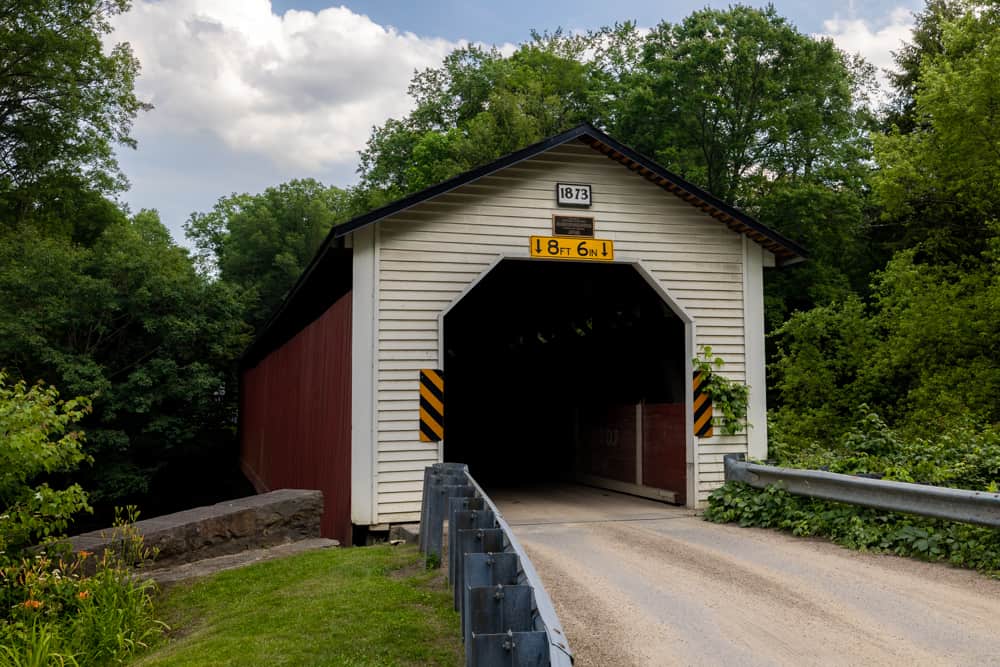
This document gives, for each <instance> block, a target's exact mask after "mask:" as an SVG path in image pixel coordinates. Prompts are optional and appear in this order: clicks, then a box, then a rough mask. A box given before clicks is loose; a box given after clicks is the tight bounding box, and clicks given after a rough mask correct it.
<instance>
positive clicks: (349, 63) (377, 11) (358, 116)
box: [109, 0, 923, 244]
mask: <svg viewBox="0 0 1000 667" xmlns="http://www.w3.org/2000/svg"><path fill="white" fill-rule="evenodd" d="M708 4H709V6H716V7H719V8H725V7H727V6H728V5H729V2H717V3H714V4H713V3H708ZM751 4H759V5H763V4H764V3H751ZM773 4H774V6H775V9H776V10H777V12H778V13H779V14H780V15H782V16H784V17H786V18H787V19H788V20H789V21H790V22H791V23H792V24H793V25H795V26H796V27H797V28H798V29H799V30H800V31H801V32H804V33H807V34H811V35H817V36H819V35H826V36H830V37H831V38H833V40H834V41H835V42H836V43H837V45H838V46H839V47H840V48H842V49H843V50H845V51H847V52H849V53H860V54H861V55H863V56H865V57H866V58H867V59H868V60H869V61H870V62H872V63H873V64H875V65H876V66H878V67H881V68H887V67H891V65H892V58H891V52H892V51H893V50H896V49H898V48H899V46H900V44H902V43H903V41H904V40H906V39H908V37H909V34H910V29H911V27H912V22H913V16H912V13H913V12H914V11H919V10H920V8H921V7H922V5H923V3H922V2H915V1H912V0H898V1H892V0H873V1H865V2H863V3H856V4H855V3H844V2H831V1H830V0H814V1H812V2H808V1H800V0H789V1H781V0H776V1H775V2H773ZM704 6H706V3H705V1H704V0H699V1H689V0H677V1H674V2H669V3H667V2H655V1H650V0H645V1H641V2H640V1H633V0H616V1H615V2H608V1H607V0H575V1H574V2H570V1H569V0H544V1H540V0H532V1H529V0H504V1H503V2H496V1H493V2H479V1H475V0H462V1H459V0H439V1H438V2H433V3H431V2H422V1H420V0H409V1H408V2H406V1H398V0H358V1H349V2H346V3H344V4H332V3H330V2H329V1H324V0H273V1H272V0H134V1H133V5H132V9H131V10H130V11H129V12H128V13H127V14H124V15H122V16H119V17H117V18H116V20H115V32H114V33H113V34H112V35H111V37H110V40H109V41H110V42H111V43H117V42H129V43H130V44H131V46H132V49H133V51H134V52H135V54H136V56H137V57H138V59H139V61H140V63H141V66H142V72H141V74H140V76H139V79H138V80H137V82H136V92H137V93H138V95H139V97H140V98H141V99H143V100H144V101H147V102H150V103H152V104H153V106H154V108H153V110H152V111H149V112H145V113H143V114H141V115H140V116H139V118H138V119H137V120H136V123H135V127H134V133H133V134H134V136H135V138H136V139H137V140H138V143H139V145H138V149H137V150H131V149H128V148H123V149H121V150H119V151H118V160H119V164H120V165H121V167H122V170H123V171H124V172H125V174H126V176H128V178H129V180H130V182H131V188H130V190H129V191H128V192H126V193H125V194H124V195H123V197H122V198H123V200H124V202H125V203H126V204H128V206H129V207H130V208H131V210H132V211H133V212H135V211H138V210H140V209H143V208H152V209H156V210H158V211H159V212H160V216H161V219H162V220H163V222H164V224H166V225H167V227H168V228H169V229H170V231H171V233H172V234H173V235H174V238H175V239H176V240H177V241H178V242H181V243H185V244H186V241H185V240H184V233H183V223H184V221H185V220H187V219H188V217H189V216H190V214H191V213H192V212H195V211H208V210H210V209H211V208H212V206H213V205H214V204H215V202H216V201H218V199H219V198H220V197H223V196H227V195H229V194H233V193H242V192H250V193H256V192H261V191H262V190H264V189H265V188H267V187H269V186H272V185H278V184H280V183H283V182H285V181H288V180H290V179H293V178H315V179H317V180H320V181H322V182H323V183H326V184H328V185H337V186H342V187H344V186H349V185H352V184H354V183H355V182H356V181H357V173H356V170H357V161H358V159H357V153H358V151H359V150H360V149H361V148H363V147H364V144H365V141H366V140H367V138H368V136H369V134H370V133H371V129H372V127H374V126H377V125H381V124H382V123H384V122H385V121H386V119H388V118H391V117H396V118H398V117H402V116H404V115H405V114H406V113H407V112H408V111H409V110H410V106H411V103H410V100H409V98H408V97H407V94H406V89H407V85H408V83H409V80H410V78H411V77H412V76H413V73H414V71H416V70H421V69H424V68H427V67H436V66H438V65H439V64H440V63H441V60H442V58H443V57H444V56H445V55H446V54H447V53H448V52H450V51H451V50H452V49H454V48H456V47H459V46H463V45H466V44H469V43H480V44H487V45H496V46H497V47H499V48H501V49H503V50H510V49H512V48H513V45H516V44H518V43H520V42H522V41H524V40H526V39H527V38H528V37H529V35H530V32H531V30H533V29H534V30H538V31H545V30H549V31H551V30H555V29H556V28H560V27H561V28H563V29H564V30H567V31H576V30H580V31H585V30H588V29H596V28H600V27H601V26H605V25H611V24H613V23H615V22H621V21H625V20H634V21H635V22H636V23H637V24H638V25H639V26H640V27H651V26H654V25H656V24H657V23H659V22H660V21H664V20H666V21H670V22H676V21H680V20H681V19H683V18H684V17H685V16H687V15H688V14H690V13H691V12H692V11H695V10H697V9H701V8H702V7H704Z"/></svg>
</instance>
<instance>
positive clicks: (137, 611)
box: [0, 511, 165, 667]
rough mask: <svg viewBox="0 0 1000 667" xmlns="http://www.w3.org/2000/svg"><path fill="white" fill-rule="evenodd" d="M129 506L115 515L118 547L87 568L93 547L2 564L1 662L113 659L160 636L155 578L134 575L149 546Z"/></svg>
mask: <svg viewBox="0 0 1000 667" xmlns="http://www.w3.org/2000/svg"><path fill="white" fill-rule="evenodd" d="M134 517H135V513H134V511H133V512H130V513H129V515H128V516H127V518H120V519H119V520H116V526H115V529H114V531H113V534H112V536H111V537H112V540H111V541H112V543H113V544H114V545H116V546H115V548H113V549H109V550H108V551H105V552H104V553H103V554H102V555H101V556H100V558H98V559H97V560H96V563H94V564H93V565H94V566H95V568H94V569H95V572H94V574H92V575H90V576H86V575H84V574H83V568H84V566H85V565H86V564H87V560H88V559H92V558H95V557H94V555H93V554H87V553H85V552H81V553H78V554H65V555H64V556H63V557H56V556H52V555H50V554H49V553H39V554H36V555H34V556H29V557H24V558H21V559H19V560H16V561H15V560H11V561H10V562H8V563H7V564H5V565H3V566H2V567H0V586H2V588H0V605H2V608H3V609H4V610H5V611H7V614H6V618H4V619H2V620H0V646H3V647H5V649H4V651H3V652H0V667H7V666H8V665H10V666H13V665H35V664H37V665H62V664H65V665H75V664H79V665H112V664H121V663H122V662H123V661H124V660H125V659H126V658H128V657H129V656H131V655H134V654H135V653H137V652H139V651H140V650H142V649H144V648H146V647H148V646H149V645H150V644H152V643H153V642H155V641H156V640H157V639H158V638H159V636H160V635H161V634H162V631H163V629H164V628H165V626H164V625H163V624H162V623H160V622H159V621H157V620H156V618H155V615H154V609H153V602H152V592H153V583H152V582H151V581H142V580H141V579H140V578H138V577H137V576H136V573H135V570H134V569H133V566H134V565H135V563H136V561H137V560H138V561H139V562H142V561H145V560H148V559H149V558H150V557H151V555H152V554H151V553H150V551H149V550H148V549H147V548H145V546H144V544H143V541H142V537H141V536H140V535H139V534H138V533H137V532H136V530H135V528H134V526H133V524H132V519H134Z"/></svg>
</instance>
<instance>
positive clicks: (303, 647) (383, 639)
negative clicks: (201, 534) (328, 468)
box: [134, 545, 463, 667]
mask: <svg viewBox="0 0 1000 667" xmlns="http://www.w3.org/2000/svg"><path fill="white" fill-rule="evenodd" d="M158 602H159V610H158V611H159V613H160V615H161V618H164V619H165V620H166V621H167V623H168V624H169V625H170V626H171V633H170V635H171V638H170V640H169V641H168V642H167V643H166V644H165V645H162V646H161V647H160V648H158V649H157V650H155V651H154V652H152V653H150V654H147V655H145V656H144V657H143V658H141V659H140V660H138V661H137V662H136V663H134V664H137V665H143V666H146V667H149V666H153V665H156V666H163V667H165V666H171V667H179V666H183V665H191V666H195V665H197V666H198V667H207V666H213V665H219V666H221V665H234V666H235V665H240V666H241V667H242V666H250V665H310V666H312V665H457V664H461V662H462V655H463V654H462V648H461V641H460V634H461V633H460V629H459V619H458V615H457V614H456V613H455V612H454V611H453V610H452V597H451V593H450V591H449V589H448V588H447V587H446V586H445V585H444V583H443V580H442V579H441V575H440V570H437V571H426V570H425V569H424V568H423V567H422V565H421V560H420V556H419V553H418V552H417V550H416V549H415V548H414V547H410V546H402V547H391V546H387V545H380V546H374V547H363V548H362V547H359V548H351V549H328V550H322V551H314V552H309V553H305V554H301V555H299V556H294V557H291V558H285V559H281V560H275V561H270V562H267V563H260V564H257V565H253V566H250V567H247V568H243V569H240V570H231V571H229V572H222V573H220V574H217V575H215V576H213V577H210V578H207V579H203V580H201V581H198V582H195V583H193V584H186V585H182V586H177V587H174V588H171V589H168V590H167V591H166V592H165V593H164V594H163V597H162V598H160V599H159V600H158Z"/></svg>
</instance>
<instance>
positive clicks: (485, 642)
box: [465, 630, 552, 667]
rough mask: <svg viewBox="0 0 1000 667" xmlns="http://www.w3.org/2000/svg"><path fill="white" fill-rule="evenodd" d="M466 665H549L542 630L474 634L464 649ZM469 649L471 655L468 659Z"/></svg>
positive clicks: (490, 666)
mask: <svg viewBox="0 0 1000 667" xmlns="http://www.w3.org/2000/svg"><path fill="white" fill-rule="evenodd" d="M466 651H467V652H466V656H467V657H466V662H465V664H466V665H476V667H487V666H488V667H494V665H510V666H511V667H528V666H530V667H549V665H551V664H552V663H551V662H550V653H549V642H548V638H547V637H546V636H545V633H544V632H541V631H538V630H536V631H532V632H507V633H505V634H502V635H476V637H475V639H474V640H473V641H472V645H471V646H470V647H469V648H468V649H467V650H466ZM469 651H471V652H472V657H471V658H469V657H468V655H469V653H468V652H469Z"/></svg>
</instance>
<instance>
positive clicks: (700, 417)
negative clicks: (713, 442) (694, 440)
mask: <svg viewBox="0 0 1000 667" xmlns="http://www.w3.org/2000/svg"><path fill="white" fill-rule="evenodd" d="M708 376H709V374H708V373H702V372H701V371H695V373H694V434H695V436H697V437H699V438H711V437H712V397H711V396H709V395H708V392H706V391H705V386H706V385H707V384H708Z"/></svg>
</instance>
